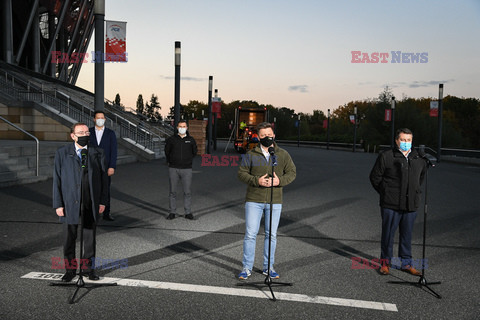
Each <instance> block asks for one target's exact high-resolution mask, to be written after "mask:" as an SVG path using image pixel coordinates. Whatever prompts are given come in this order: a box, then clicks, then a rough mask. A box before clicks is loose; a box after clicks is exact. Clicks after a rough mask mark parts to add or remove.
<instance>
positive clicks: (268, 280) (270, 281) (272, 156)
mask: <svg viewBox="0 0 480 320" xmlns="http://www.w3.org/2000/svg"><path fill="white" fill-rule="evenodd" d="M268 153H270V159H271V160H272V161H271V163H272V183H271V184H270V219H269V220H270V221H269V233H268V268H267V276H266V277H265V280H264V281H263V282H252V283H245V284H240V285H251V286H255V285H259V284H265V285H266V286H268V288H269V289H270V293H271V294H272V301H277V298H276V297H275V294H274V293H273V289H272V285H281V286H291V285H293V284H292V283H287V282H273V279H272V277H271V275H270V270H271V268H270V261H271V253H272V218H273V177H274V176H275V174H274V173H275V166H276V165H277V159H276V156H275V149H274V148H273V147H270V148H268Z"/></svg>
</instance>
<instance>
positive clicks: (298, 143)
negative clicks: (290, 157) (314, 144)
mask: <svg viewBox="0 0 480 320" xmlns="http://www.w3.org/2000/svg"><path fill="white" fill-rule="evenodd" d="M297 123H298V140H297V147H299V148H300V114H298V122H297Z"/></svg>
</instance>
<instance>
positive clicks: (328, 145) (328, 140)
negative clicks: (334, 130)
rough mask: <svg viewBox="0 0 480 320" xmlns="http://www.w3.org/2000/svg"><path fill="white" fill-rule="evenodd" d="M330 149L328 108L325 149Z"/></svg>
mask: <svg viewBox="0 0 480 320" xmlns="http://www.w3.org/2000/svg"><path fill="white" fill-rule="evenodd" d="M329 149H330V109H328V116H327V150H329Z"/></svg>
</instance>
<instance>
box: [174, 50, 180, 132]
mask: <svg viewBox="0 0 480 320" xmlns="http://www.w3.org/2000/svg"><path fill="white" fill-rule="evenodd" d="M180 53H181V46H180V41H175V107H174V110H175V112H174V119H173V127H174V128H176V127H177V125H178V121H180Z"/></svg>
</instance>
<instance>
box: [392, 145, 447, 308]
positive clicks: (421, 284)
mask: <svg viewBox="0 0 480 320" xmlns="http://www.w3.org/2000/svg"><path fill="white" fill-rule="evenodd" d="M420 157H421V158H422V159H423V160H425V162H426V163H427V167H426V170H425V205H424V207H423V245H422V274H421V275H420V279H419V280H418V282H409V284H412V285H415V286H417V287H419V288H422V287H425V288H427V289H428V290H429V291H430V292H431V293H432V294H433V295H434V296H435V297H436V298H438V299H441V298H442V297H441V296H440V295H439V294H438V293H436V292H435V291H434V290H433V289H432V288H430V285H434V284H440V283H441V282H440V281H436V282H430V283H429V282H427V279H426V278H425V247H426V242H427V211H428V197H427V196H428V194H427V192H428V168H429V167H432V168H435V164H434V161H435V159H434V158H433V157H431V156H427V155H422V154H421V155H420ZM430 157H431V158H430ZM391 283H398V282H393V281H392V282H391Z"/></svg>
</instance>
